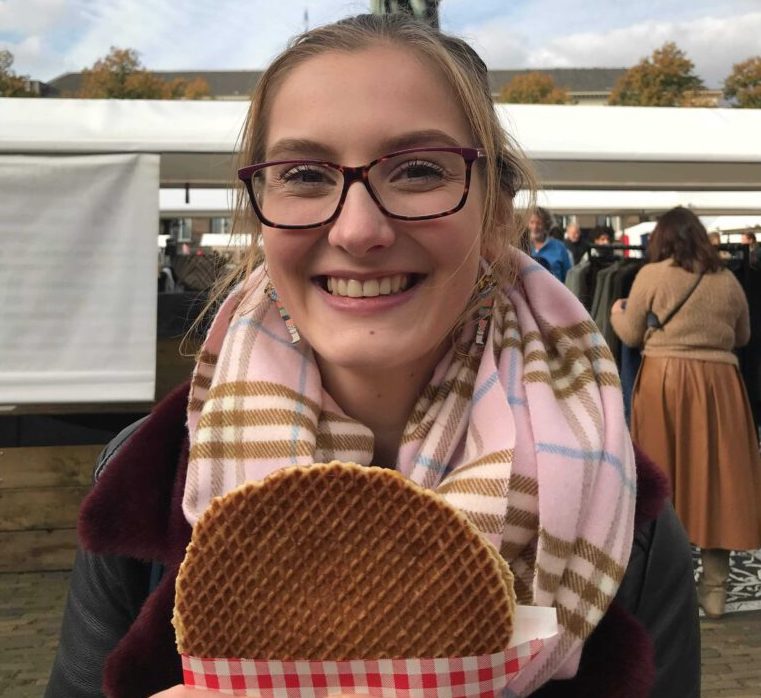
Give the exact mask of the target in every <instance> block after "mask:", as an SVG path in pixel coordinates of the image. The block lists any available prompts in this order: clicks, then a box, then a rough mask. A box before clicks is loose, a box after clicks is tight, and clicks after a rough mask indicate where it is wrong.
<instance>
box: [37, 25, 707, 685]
mask: <svg viewBox="0 0 761 698" xmlns="http://www.w3.org/2000/svg"><path fill="white" fill-rule="evenodd" d="M242 158H243V162H242V167H241V169H240V171H239V177H240V179H241V181H242V186H241V200H240V206H239V209H238V219H237V223H236V224H237V226H238V227H239V230H241V231H243V232H250V233H253V235H254V236H255V238H256V239H257V244H253V245H252V246H251V250H250V253H249V257H248V259H247V260H245V263H244V264H243V265H242V266H241V267H240V268H239V269H237V270H235V272H234V273H233V274H232V276H230V277H229V278H227V279H224V280H222V282H221V283H220V286H219V289H218V301H219V303H217V304H215V305H214V307H213V319H212V320H211V326H210V329H209V333H208V336H207V338H206V341H205V344H204V346H203V349H202V351H201V353H200V354H199V357H198V362H197V365H196V369H195V372H194V375H193V380H192V382H191V384H190V386H189V388H188V386H185V387H184V388H183V389H181V390H179V391H178V392H177V393H175V394H174V395H172V396H170V397H169V398H167V400H166V401H165V402H163V403H161V404H160V405H159V406H158V407H157V408H156V410H155V412H154V414H153V415H151V417H149V418H148V419H147V420H146V421H145V422H144V423H143V424H141V425H140V426H139V428H137V429H136V430H132V431H130V432H128V433H126V434H123V435H122V436H121V437H120V438H119V439H118V443H117V444H115V445H114V446H113V448H111V449H110V450H109V451H108V452H107V453H108V455H107V456H106V457H105V458H104V460H103V464H102V467H101V468H100V469H99V472H102V475H101V476H100V478H99V480H98V482H97V484H96V486H95V488H94V490H93V492H92V493H91V494H90V496H89V497H88V499H87V500H86V502H85V504H84V505H83V508H82V514H81V524H80V536H81V540H82V545H83V551H82V553H81V554H80V556H79V558H78V561H77V565H76V569H75V572H74V575H73V581H72V589H71V594H70V603H69V606H68V609H67V612H66V618H65V620H64V631H63V636H62V641H61V646H60V649H59V653H58V657H57V660H56V664H55V666H54V668H53V673H52V676H51V682H50V686H49V688H48V695H51V696H52V695H66V696H75V697H76V696H90V695H95V694H97V692H98V690H99V688H98V687H99V686H100V683H101V681H102V682H103V685H104V687H105V691H106V693H107V694H108V695H109V696H115V697H117V698H122V697H125V698H126V697H127V696H146V695H151V694H154V693H156V692H157V691H159V690H164V689H167V687H170V686H172V684H179V682H180V680H181V674H180V659H179V658H178V657H177V655H176V652H175V650H174V647H173V644H172V633H171V627H170V626H169V623H168V620H167V619H168V618H169V617H170V616H171V604H172V598H173V588H174V581H175V576H176V574H177V568H178V565H179V563H180V561H181V559H182V556H183V550H184V546H185V544H187V542H188V539H189V536H190V530H191V527H192V526H194V525H195V523H196V522H197V521H198V520H199V518H200V517H202V516H203V514H204V512H205V511H207V509H208V507H209V506H210V505H211V502H212V501H213V500H214V499H215V498H216V497H218V496H221V495H224V494H225V493H228V492H230V491H231V490H234V489H235V488H237V487H238V486H240V485H243V484H244V483H247V482H251V481H259V480H262V479H263V478H266V477H267V476H268V475H270V474H272V473H273V472H275V471H278V470H280V469H281V468H285V467H288V466H293V465H298V466H305V467H310V466H312V465H313V464H315V463H320V462H328V461H332V460H338V461H351V462H355V463H359V464H360V465H363V466H364V465H379V466H383V467H385V468H393V469H395V470H397V471H398V472H399V473H400V474H401V475H402V476H403V477H405V478H408V479H409V480H411V481H413V482H415V483H417V484H419V485H421V486H423V487H425V488H427V489H430V490H433V491H434V493H435V496H437V497H440V498H442V499H443V500H446V501H447V502H448V503H449V504H450V505H452V506H454V507H455V508H456V509H457V510H459V512H460V513H461V514H463V515H464V516H465V517H467V519H468V520H469V521H470V522H471V523H472V525H473V526H474V527H475V529H477V535H478V536H479V540H481V539H483V541H484V542H485V543H486V544H487V545H488V546H489V550H490V551H491V553H490V554H492V555H497V554H499V555H501V556H502V557H503V558H504V560H506V561H507V562H508V563H509V565H510V568H511V570H512V575H513V576H514V593H515V596H516V597H517V600H518V602H519V603H520V604H522V605H533V606H539V607H548V608H551V609H553V612H556V613H557V618H558V625H559V629H558V632H557V634H556V635H554V636H553V637H551V638H549V639H548V640H547V641H546V642H545V643H544V646H543V648H542V649H541V650H537V651H536V653H535V654H533V655H532V656H531V657H530V658H528V659H526V661H525V662H524V663H523V664H522V666H521V668H520V671H518V672H517V673H516V674H515V676H513V677H512V678H511V679H510V683H509V686H508V689H507V694H506V695H511V696H528V695H535V696H582V695H583V696H614V695H615V696H621V697H623V698H635V697H637V696H643V697H644V696H654V697H656V698H665V697H666V696H673V695H680V696H687V697H688V698H692V697H693V696H694V697H696V696H697V695H698V683H699V682H698V643H697V614H696V605H695V599H694V588H693V585H692V572H691V566H690V558H689V549H688V546H687V543H686V540H685V538H684V535H683V532H682V531H681V530H680V529H679V527H678V524H677V523H675V518H674V514H673V510H671V509H669V508H668V507H664V506H663V504H664V494H665V491H664V489H663V487H662V479H661V478H660V476H659V475H658V474H657V471H656V470H655V469H654V467H653V466H652V464H650V463H649V462H648V461H647V460H646V459H644V458H643V457H641V456H638V455H637V454H635V451H634V449H633V447H632V443H631V440H630V438H629V435H628V432H627V430H626V426H625V421H624V416H623V406H622V400H621V391H620V386H619V382H618V377H617V374H616V369H615V364H614V362H613V360H612V357H611V355H610V353H609V352H608V350H607V348H606V347H605V344H604V341H603V340H602V338H601V336H600V335H599V333H598V331H597V329H596V327H595V326H594V324H593V323H592V322H591V320H590V319H589V317H588V315H587V314H586V313H585V311H584V310H583V308H582V307H581V305H579V304H578V303H577V302H576V301H575V299H574V297H573V296H572V295H571V294H570V293H569V292H568V291H567V290H566V289H565V287H564V286H562V284H560V283H558V282H557V281H556V280H554V279H553V278H552V276H550V275H549V274H547V273H546V272H545V271H544V270H543V269H542V268H541V267H540V266H539V265H537V264H536V263H534V262H532V260H531V259H530V258H528V257H527V256H525V255H523V254H522V253H521V252H519V251H518V250H517V249H516V248H515V247H514V246H513V243H514V241H515V240H517V239H518V238H519V235H520V232H521V224H520V222H519V219H518V218H517V216H516V214H515V212H514V210H513V198H514V196H515V194H516V192H517V191H518V189H520V188H524V189H525V188H528V189H530V188H531V181H532V180H531V176H530V175H529V174H528V170H527V166H526V165H525V164H524V163H523V161H522V160H521V158H520V156H519V155H518V154H517V151H516V149H515V148H514V147H512V146H511V144H510V142H509V140H508V138H507V136H506V134H505V132H504V131H503V130H502V128H501V127H500V124H499V121H498V119H497V116H496V114H495V111H494V107H493V104H492V102H491V97H490V94H489V87H488V82H487V74H486V67H485V65H484V64H483V62H482V61H481V60H480V59H479V57H478V56H477V55H476V54H475V52H473V50H472V49H471V48H470V47H469V46H468V45H467V44H466V43H464V42H463V41H461V40H460V39H457V38H455V37H451V36H448V35H445V34H442V33H439V32H438V31H435V30H432V29H431V28H430V27H427V26H425V25H422V24H419V23H418V22H416V21H414V20H412V19H410V18H408V17H405V16H386V17H377V16H359V17H355V18H350V19H346V20H343V21H341V22H338V23H336V24H333V25H329V26H326V27H322V28H318V29H315V30H313V31H310V32H307V33H306V34H304V35H302V36H300V37H298V38H297V39H296V40H295V41H294V42H293V43H292V45H291V46H290V47H289V48H288V49H287V50H286V51H285V52H283V54H282V55H281V56H279V57H278V58H277V59H276V60H275V62H274V63H273V64H272V66H271V67H270V68H269V69H268V70H267V71H266V72H265V74H264V75H263V76H262V79H261V80H260V82H259V84H258V86H257V91H256V93H255V95H254V98H253V101H252V106H251V110H250V113H249V116H248V120H247V123H246V126H245V131H244V142H243V147H242ZM258 241H261V242H262V245H261V250H263V257H262V256H261V254H262V253H261V251H260V246H259V244H258ZM210 312H212V311H210ZM188 444H189V447H188ZM315 506H319V502H315ZM359 506H360V508H361V507H362V504H361V502H360V503H359ZM378 525H379V526H382V525H383V522H382V521H379V522H378ZM256 534H257V532H256V530H253V531H251V532H250V533H248V534H247V535H253V536H255V535H256ZM337 535H340V533H338V534H337ZM429 537H430V541H429V544H430V545H431V546H434V547H435V546H439V545H442V544H443V543H442V541H441V540H439V538H438V537H437V536H436V535H435V534H432V535H431V536H429ZM294 545H299V542H298V541H295V542H294ZM146 560H150V561H152V563H150V564H146V562H145V561H146ZM653 560H658V561H659V562H658V564H656V565H653V564H651V563H652V561H653ZM655 570H657V575H658V579H657V580H655V579H654V578H653V574H655V573H656V572H655ZM160 573H161V574H163V576H162V577H161V579H160V581H159V576H160ZM274 573H275V570H273V571H272V574H273V576H274ZM334 577H335V575H331V571H330V570H323V571H322V573H321V576H320V575H318V577H317V578H316V579H315V584H316V585H321V586H328V585H331V586H332V585H333V584H335V583H336V581H335V579H334ZM466 577H467V575H463V578H466ZM347 583H350V580H347ZM363 591H366V594H367V598H368V604H376V603H378V599H377V598H375V594H376V593H377V590H374V589H367V590H363ZM251 593H257V590H256V589H252V590H251ZM336 593H341V592H340V589H336ZM420 593H422V594H425V589H422V590H420ZM511 593H512V591H511ZM666 609H668V611H667V612H666ZM92 619H97V620H96V621H93V620H92ZM266 622H267V619H266V618H261V617H259V618H252V619H251V632H252V633H256V632H257V630H256V628H257V623H266ZM413 630H414V629H413V628H410V629H409V631H410V632H412V631H413ZM517 630H518V628H517V627H516V632H517ZM325 632H326V633H329V632H330V623H328V622H326V623H325ZM286 659H293V658H286ZM297 659H309V658H308V657H306V658H304V657H298V658H297ZM185 660H186V661H189V660H188V659H187V658H185ZM75 667H76V670H75V669H74V668H75ZM79 667H88V668H87V669H85V670H82V672H81V673H80V672H79ZM186 676H187V674H186ZM215 680H216V679H215ZM214 685H215V686H216V685H218V684H214ZM323 688H324V690H323ZM323 688H319V687H312V688H310V689H309V690H310V695H311V694H312V693H311V692H314V694H315V695H319V696H322V695H327V694H328V693H329V692H330V691H329V687H327V686H325V687H323ZM334 688H335V687H334ZM366 688H367V692H370V693H373V694H376V695H383V696H388V695H394V691H391V690H390V689H379V688H377V687H369V686H368V687H366ZM330 690H332V689H330ZM471 690H472V692H471V693H468V695H478V694H479V688H478V684H477V682H476V685H475V687H472V689H471ZM389 691H390V692H389ZM334 692H335V691H334ZM402 694H403V695H404V696H407V695H418V693H416V692H415V691H412V692H410V693H409V694H408V693H407V692H406V691H405V692H400V695H402ZM162 695H166V696H170V695H172V696H176V697H177V698H179V697H181V696H185V695H188V696H196V695H198V693H197V692H196V691H195V690H191V689H188V688H184V687H182V686H179V685H178V686H176V687H174V688H171V689H169V691H167V692H166V693H165V694H162ZM289 695H294V696H296V695H299V693H298V691H295V692H292V693H289ZM419 695H426V696H427V695H433V693H431V692H430V691H429V690H428V689H425V690H423V689H420V691H419Z"/></svg>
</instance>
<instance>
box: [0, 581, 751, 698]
mask: <svg viewBox="0 0 761 698" xmlns="http://www.w3.org/2000/svg"><path fill="white" fill-rule="evenodd" d="M67 582H68V573H66V572H45V573H26V574H0V698H40V696H42V693H43V691H44V687H45V684H46V681H47V675H48V671H49V668H50V663H51V661H52V659H53V655H54V653H55V647H56V642H57V637H58V630H59V625H60V622H61V613H62V609H63V604H64V600H65V596H66V586H67ZM701 628H702V633H703V638H702V639H703V692H702V698H759V696H761V611H753V612H749V613H734V614H731V615H728V616H726V617H725V618H723V619H721V620H720V621H709V620H703V621H702V626H701ZM61 698H66V697H65V696H62V697H61ZM674 698H679V697H678V696H674Z"/></svg>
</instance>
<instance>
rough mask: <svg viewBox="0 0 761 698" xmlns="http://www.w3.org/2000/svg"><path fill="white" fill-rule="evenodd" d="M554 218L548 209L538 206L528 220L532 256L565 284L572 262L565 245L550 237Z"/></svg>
mask: <svg viewBox="0 0 761 698" xmlns="http://www.w3.org/2000/svg"><path fill="white" fill-rule="evenodd" d="M551 228H552V216H551V215H550V214H549V212H548V211H547V210H546V209H543V208H542V207H541V206H537V207H536V208H535V209H534V211H533V213H532V214H531V216H530V217H529V219H528V231H529V238H530V242H531V256H532V257H534V258H535V259H538V260H542V261H543V262H545V263H546V264H545V265H543V266H546V267H547V268H548V269H549V270H550V272H551V273H552V275H553V276H555V277H557V278H558V279H560V280H561V281H563V282H565V276H566V274H567V273H568V270H569V269H570V268H571V260H570V258H569V256H568V252H567V251H566V248H565V245H564V244H563V243H562V242H560V240H557V239H556V238H554V237H551V236H550V229H551Z"/></svg>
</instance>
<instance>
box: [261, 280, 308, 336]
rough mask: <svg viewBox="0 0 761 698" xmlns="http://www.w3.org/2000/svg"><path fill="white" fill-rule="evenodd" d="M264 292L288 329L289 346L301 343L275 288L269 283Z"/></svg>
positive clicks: (294, 324) (294, 325)
mask: <svg viewBox="0 0 761 698" xmlns="http://www.w3.org/2000/svg"><path fill="white" fill-rule="evenodd" d="M264 292H265V293H266V294H267V295H268V296H269V297H270V299H271V300H272V302H273V303H274V304H275V306H276V307H277V310H278V312H279V313H280V317H281V318H283V322H284V323H285V326H286V328H287V329H288V334H290V335H291V344H298V343H299V342H300V341H301V336H300V335H299V331H298V330H297V329H296V323H295V322H294V321H293V319H292V318H291V316H290V315H288V311H287V310H286V309H285V307H283V304H282V303H281V302H280V298H279V296H278V295H277V291H276V290H275V287H274V286H273V285H272V282H271V281H270V282H269V283H268V284H267V287H266V288H265V289H264Z"/></svg>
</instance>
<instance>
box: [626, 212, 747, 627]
mask: <svg viewBox="0 0 761 698" xmlns="http://www.w3.org/2000/svg"><path fill="white" fill-rule="evenodd" d="M648 260H649V263H648V264H646V265H645V266H644V267H643V268H642V269H641V270H640V271H639V273H638V274H637V277H636V279H635V280H634V285H633V286H632V289H631V292H630V294H629V297H628V299H626V301H625V302H623V301H621V300H619V301H617V302H616V303H615V304H614V305H613V308H612V310H611V322H612V324H613V328H614V330H615V332H616V334H617V335H618V336H619V337H620V338H621V341H623V342H624V343H625V344H627V345H629V346H640V345H643V346H644V348H643V352H642V353H643V360H642V365H641V368H640V372H639V375H638V376H637V380H636V383H635V386H634V394H633V397H632V421H631V429H632V436H633V438H634V440H635V442H636V443H637V444H639V445H640V446H641V447H642V448H643V449H644V451H645V452H646V453H647V454H648V455H649V456H650V457H651V458H653V459H655V461H656V463H658V464H659V465H661V466H662V467H663V468H664V469H665V471H666V473H667V475H668V477H669V480H670V482H671V485H672V491H673V499H674V506H675V507H676V511H677V514H678V515H679V517H680V519H681V520H682V523H683V524H684V526H685V528H686V530H687V534H688V536H689V538H690V541H692V543H694V544H695V545H697V546H699V547H700V548H701V555H702V561H703V576H702V579H701V581H700V584H699V587H698V597H699V599H700V603H701V605H702V606H703V610H704V611H705V613H706V615H708V616H709V617H712V618H717V617H720V616H721V615H722V614H723V613H724V603H725V598H726V581H727V577H728V575H729V551H730V550H755V549H757V548H759V547H761V457H759V452H758V437H757V435H756V430H755V426H754V424H753V419H752V416H751V412H750V405H749V403H748V398H747V395H746V392H745V388H744V385H743V382H742V378H741V376H740V372H739V370H738V362H737V357H736V356H735V354H734V353H733V350H734V349H735V348H736V347H740V346H743V345H744V344H746V343H747V342H748V340H749V338H750V323H749V316H748V304H747V301H746V299H745V294H744V292H743V290H742V287H741V286H740V284H739V282H738V281H737V279H736V278H735V276H734V275H733V274H732V272H730V271H729V270H727V269H725V268H724V267H723V266H722V264H721V261H720V260H719V256H718V254H717V252H716V249H715V248H714V247H713V246H712V245H711V244H710V242H709V241H708V236H707V234H706V230H705V228H704V227H703V224H702V223H701V222H700V219H699V218H698V217H697V216H696V215H695V214H694V213H692V211H690V210H689V209H686V208H682V207H678V208H675V209H672V210H671V211H668V212H667V213H665V214H663V216H661V217H660V219H659V220H658V224H657V225H656V227H655V230H654V231H653V233H652V235H651V236H650V241H649V244H648ZM701 275H702V276H701ZM698 280H699V282H698ZM685 298H686V299H687V300H686V302H684V303H683V305H681V307H680V303H682V302H683V301H684V299H685ZM676 308H678V310H677V311H676V313H674V314H673V315H672V317H671V319H670V320H668V322H666V324H665V326H664V327H663V328H662V329H657V328H656V327H654V323H653V321H652V320H651V322H650V323H649V324H650V327H648V319H647V315H648V312H652V313H654V314H655V316H656V317H657V318H658V319H659V320H660V322H663V321H664V320H665V319H666V318H667V317H668V316H669V315H670V314H671V313H672V312H673V311H674V310H675V309H676Z"/></svg>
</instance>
